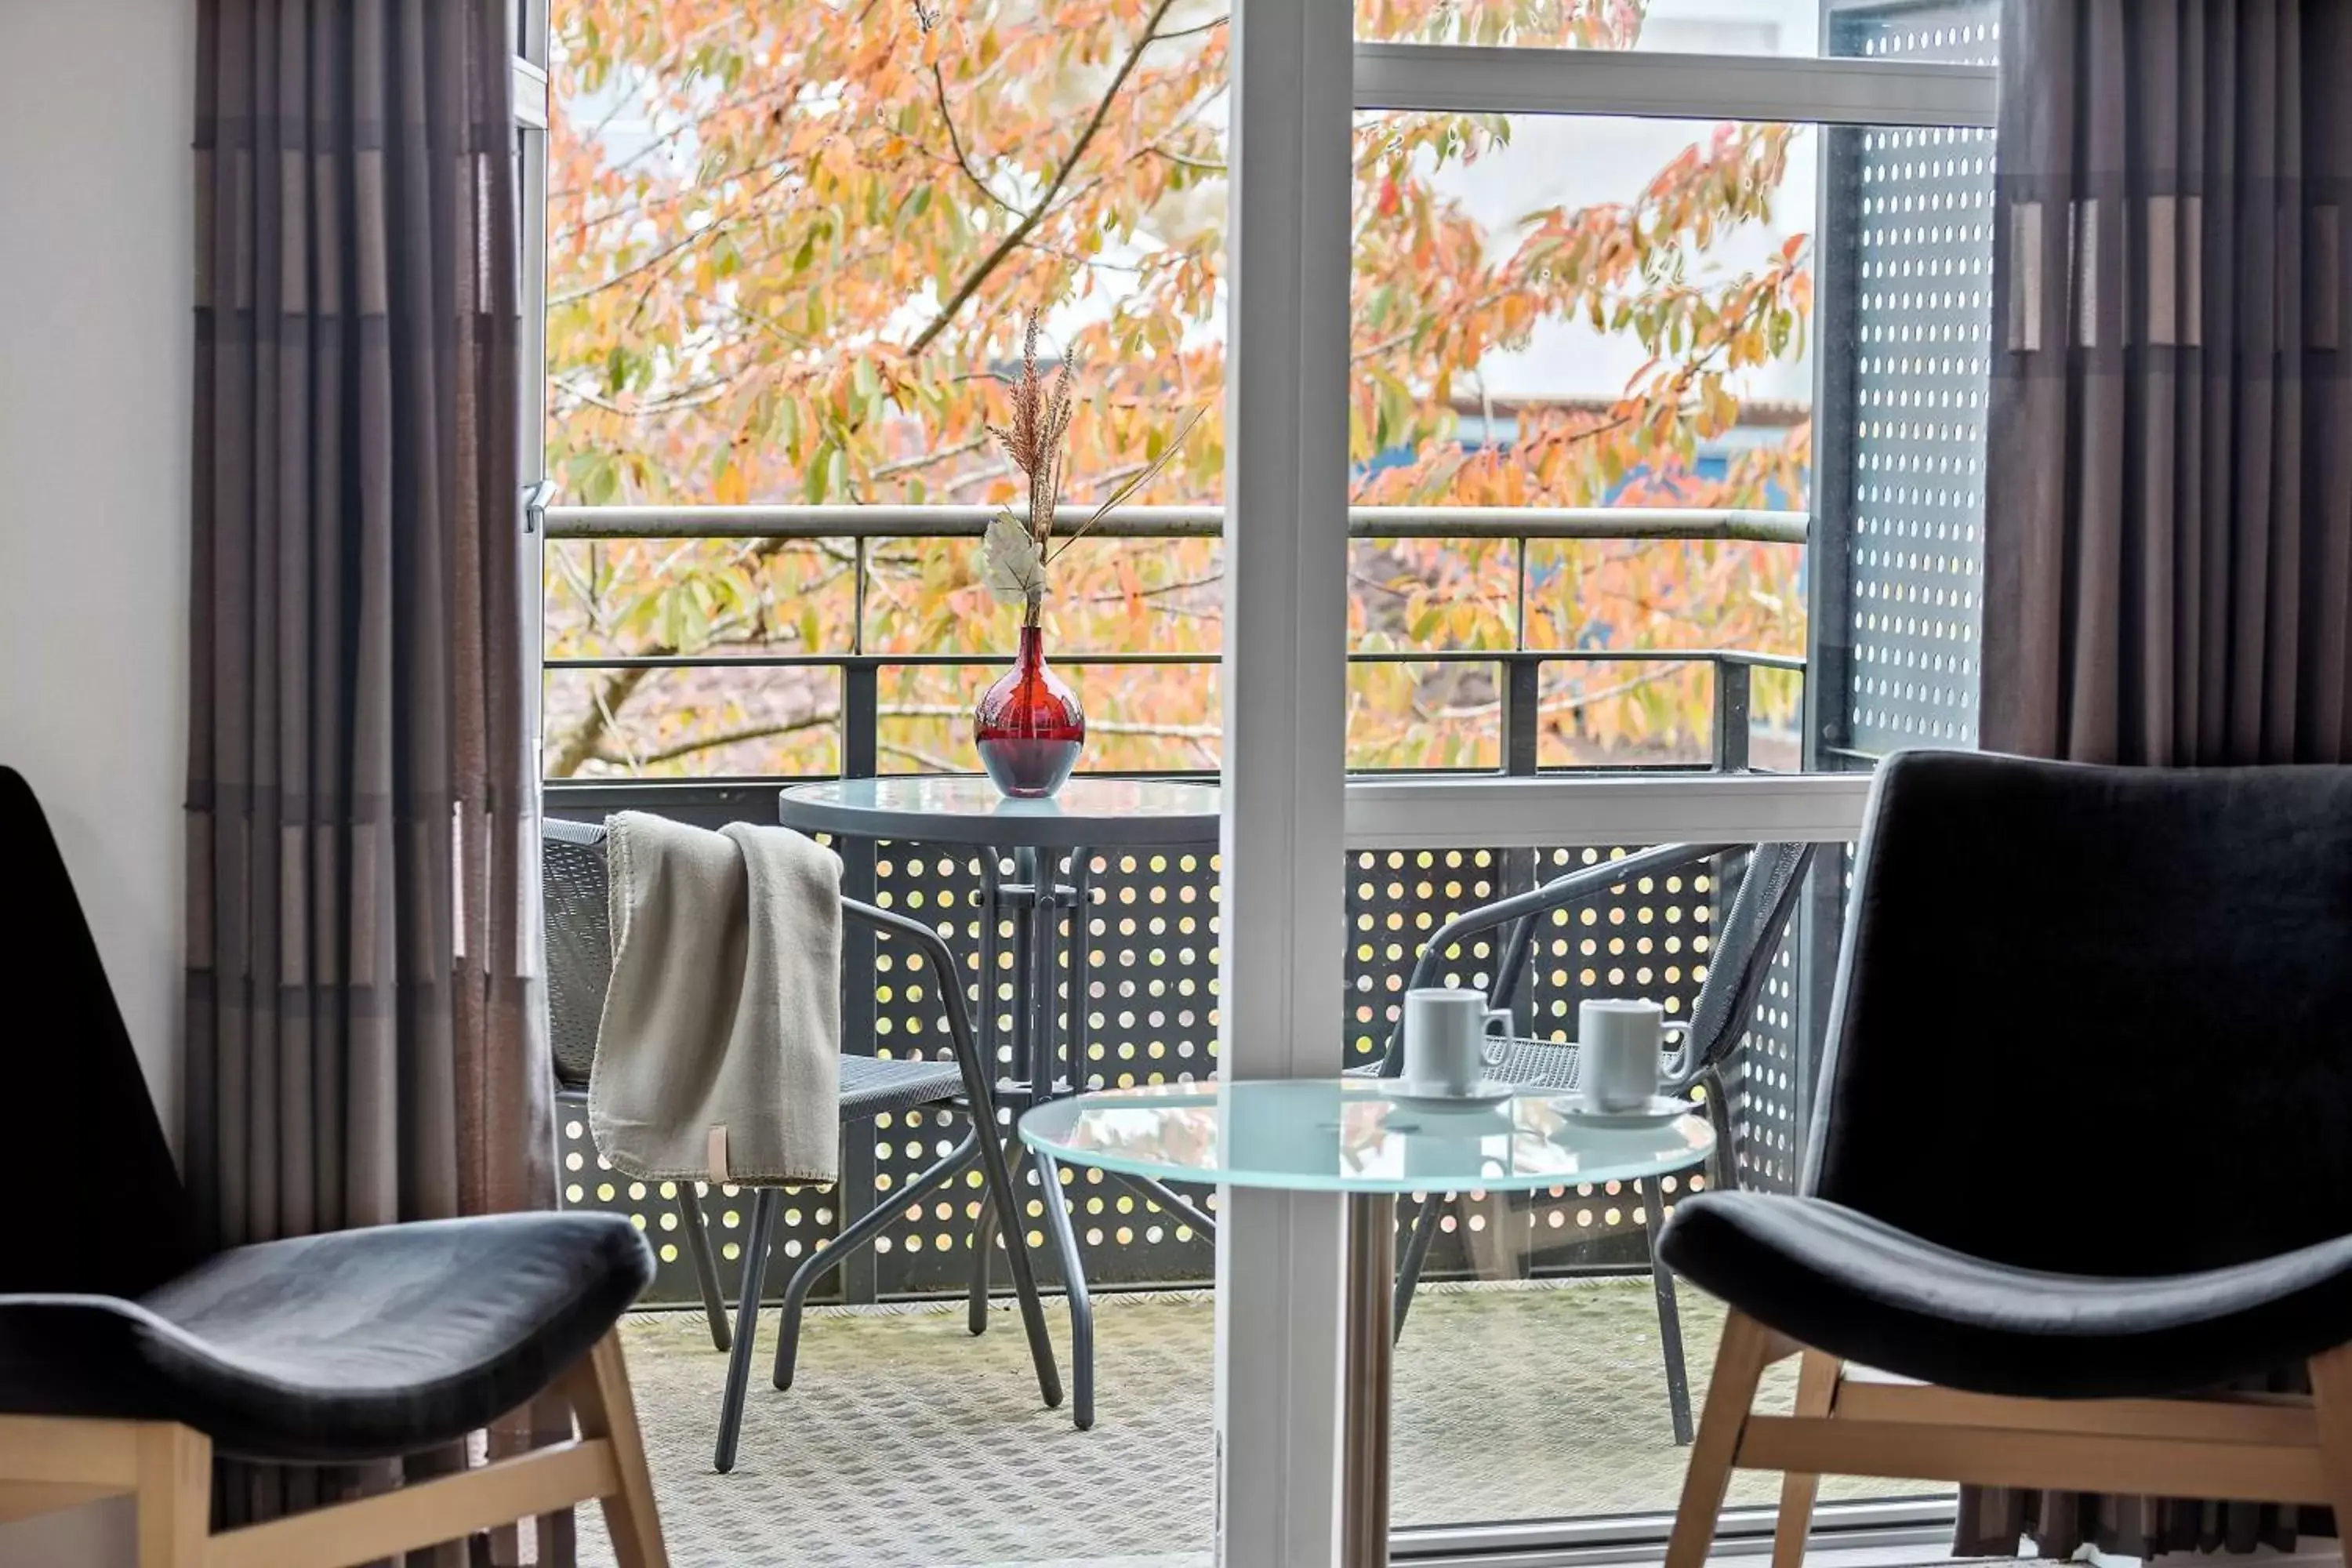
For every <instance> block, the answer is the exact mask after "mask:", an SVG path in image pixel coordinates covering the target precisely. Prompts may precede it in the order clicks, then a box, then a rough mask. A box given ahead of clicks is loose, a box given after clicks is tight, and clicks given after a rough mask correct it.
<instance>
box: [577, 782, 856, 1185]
mask: <svg viewBox="0 0 2352 1568" xmlns="http://www.w3.org/2000/svg"><path fill="white" fill-rule="evenodd" d="M605 828H606V831H607V837H606V838H605V841H604V853H605V857H606V860H607V864H608V865H609V867H610V872H611V887H612V912H613V984H612V989H611V990H610V991H608V992H607V993H606V994H605V997H604V1022H603V1024H602V1026H600V1027H599V1028H598V1030H597V1033H596V1060H595V1067H594V1069H593V1071H592V1072H591V1074H590V1076H589V1079H588V1125H589V1130H590V1131H591V1132H592V1133H593V1135H594V1137H595V1140H596V1148H597V1151H598V1152H600V1153H602V1154H603V1155H604V1158H605V1159H607V1160H609V1161H611V1162H612V1163H613V1168H614V1169H615V1170H617V1171H620V1172H621V1173H624V1174H625V1175H630V1176H634V1177H636V1178H638V1179H639V1180H641V1181H677V1180H690V1179H697V1178H699V1179H702V1180H707V1181H714V1182H716V1181H729V1182H742V1183H749V1184H761V1185H772V1184H783V1183H787V1182H832V1181H834V1180H835V1179H836V1178H837V1177H838V1176H839V1174H840V1157H841V1081H840V1073H841V1059H840V1053H841V863H840V862H839V861H838V860H836V859H835V858H834V857H833V855H832V853H831V852H830V851H828V850H826V849H824V848H823V847H820V846H819V845H817V844H816V843H814V841H813V840H810V839H807V838H803V837H801V836H800V835H799V834H797V833H794V832H793V831H792V830H791V829H789V828H783V827H753V826H749V825H747V824H742V823H737V824H735V825H733V826H730V827H727V828H725V829H724V830H722V831H720V832H718V833H712V832H710V831H709V830H708V829H706V828H700V827H688V826H685V825H684V824H682V823H677V822H672V821H670V820H668V819H667V818H665V817H659V816H646V815H645V814H643V813H641V812H625V813H623V814H622V815H620V816H615V817H613V818H612V819H610V820H609V821H608V822H607V823H606V824H605Z"/></svg>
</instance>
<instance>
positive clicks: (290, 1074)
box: [184, 0, 562, 1562]
mask: <svg viewBox="0 0 2352 1568" xmlns="http://www.w3.org/2000/svg"><path fill="white" fill-rule="evenodd" d="M199 14H200V26H199V47H198V58H197V124H196V138H195V181H196V211H197V215H198V216H197V262H198V271H199V276H198V280H197V288H196V304H197V310H196V339H197V353H196V380H195V388H194V411H195V412H194V581H193V604H194V616H193V626H192V637H193V648H192V658H191V672H192V673H191V691H190V717H189V746H188V752H189V769H188V808H189V837H188V849H189V875H188V889H189V915H188V918H189V931H188V953H189V961H188V962H189V973H188V986H187V1020H188V1047H187V1065H186V1074H185V1085H186V1127H185V1136H184V1165H185V1169H186V1175H187V1180H188V1185H189V1188H190V1191H191V1194H192V1195H193V1197H194V1202H195V1205H196V1206H197V1209H198V1212H199V1214H200V1215H201V1216H202V1220H203V1223H204V1225H205V1228H206V1230H207V1231H208V1233H209V1236H210V1237H211V1240H212V1242H213V1244H215V1245H219V1246H233V1245H236V1244H238V1243H243V1242H253V1241H263V1240H268V1239H270V1238H273V1237H285V1236H295V1235H300V1234H304V1233H307V1232H313V1231H320V1230H331V1229H336V1228H340V1227H344V1226H363V1225H376V1224H383V1223H385V1222H389V1221H394V1220H413V1219H428V1218H436V1217H440V1216H445V1215H462V1214H479V1213H486V1212H492V1211H497V1210H504V1209H517V1208H532V1207H542V1206H548V1205H551V1204H552V1203H553V1202H554V1195H555V1184H554V1173H553V1161H554V1144H553V1135H552V1127H553V1108H552V1104H551V1081H552V1078H551V1068H550V1065H549V1061H548V1056H547V1048H546V1042H545V1038H544V1029H543V1027H542V1026H541V1024H540V1022H539V1015H538V1005H539V1003H538V996H537V990H536V987H537V981H536V978H535V976H536V973H537V970H538V967H539V966H538V962H537V955H538V952H539V946H538V934H537V926H536V914H535V898H536V891H537V888H536V866H537V858H536V856H537V837H536V821H535V809H536V808H535V793H534V772H535V770H534V769H533V766H532V758H531V756H530V750H529V746H528V742H527V737H526V733H525V731H526V711H527V710H526V707H525V693H526V686H525V681H526V679H527V678H529V677H530V675H531V672H530V670H529V669H527V668H526V664H525V660H526V657H527V656H526V648H527V647H528V645H527V643H526V641H525V639H524V630H525V626H526V625H527V623H526V622H525V620H524V616H525V615H526V614H527V613H529V612H528V611H527V609H526V606H527V605H529V604H530V602H531V600H530V594H529V592H528V587H529V584H526V582H525V581H524V574H523V572H522V570H521V567H522V562H523V557H522V554H521V552H520V530H519V527H518V523H517V516H518V482H519V475H520V469H519V466H518V461H517V433H518V425H519V419H520V415H519V401H518V382H517V375H518V373H519V369H520V367H519V365H518V363H517V344H518V341H519V333H518V331H517V300H516V266H515V256H516V247H515V223H516V212H515V199H516V179H515V173H514V170H515V165H514V162H513V153H512V145H513V129H512V122H511V118H510V111H509V90H510V89H509V68H508V48H507V46H506V37H505V28H506V6H505V5H504V3H503V0H202V4H201V5H200V6H199ZM543 1424H545V1425H549V1426H552V1420H551V1419H550V1420H549V1421H547V1422H545V1423H543ZM525 1425H528V1423H526V1424H525ZM530 1440H531V1435H530V1433H529V1432H528V1431H516V1432H507V1433H499V1434H492V1435H491V1436H489V1438H488V1439H487V1441H488V1443H489V1444H491V1445H492V1446H496V1447H506V1446H509V1445H511V1444H516V1443H521V1442H527V1441H530ZM465 1458H466V1456H464V1455H460V1454H449V1455H441V1456H435V1457H432V1458H428V1459H426V1460H424V1461H421V1462H417V1463H412V1465H411V1467H410V1468H411V1473H416V1471H417V1470H418V1468H420V1465H421V1468H425V1469H432V1468H444V1467H446V1466H449V1465H454V1464H462V1463H464V1462H465ZM388 1479H389V1478H386V1477H382V1476H378V1477H372V1478H322V1477H320V1476H318V1475H316V1474H314V1473H310V1472H303V1471H275V1470H270V1471H264V1470H256V1469H246V1470H243V1471H240V1472H238V1473H237V1474H236V1475H235V1476H233V1477H231V1478H230V1479H229V1481H228V1483H227V1485H226V1495H225V1496H224V1499H223V1506H224V1508H225V1510H227V1514H228V1516H229V1517H230V1518H232V1519H234V1518H236V1517H237V1516H239V1515H248V1516H249V1515H251V1514H254V1513H268V1512H273V1511H278V1510H283V1509H287V1508H293V1507H300V1506H303V1505H304V1504H305V1503H306V1502H307V1501H309V1500H310V1499H311V1497H312V1496H313V1495H314V1494H315V1493H316V1492H317V1491H318V1490H319V1489H321V1488H326V1489H336V1488H348V1487H350V1486H354V1485H382V1484H387V1481H388ZM559 1535H562V1529H559V1528H557V1527H555V1526H551V1527H550V1528H549V1530H548V1531H544V1532H542V1536H543V1538H542V1540H541V1542H540V1544H541V1546H546V1545H548V1544H549V1541H550V1540H551V1538H553V1537H555V1536H559ZM507 1544H508V1546H509V1548H510V1549H511V1548H514V1547H515V1546H516V1544H517V1543H515V1542H508V1543H507ZM557 1544H559V1545H560V1544H561V1542H558V1543H557ZM508 1554H511V1552H509V1553H508ZM540 1555H541V1556H542V1559H544V1557H545V1556H546V1553H544V1552H542V1553H540ZM449 1560H450V1561H453V1562H454V1561H462V1560H463V1553H462V1552H456V1554H454V1555H450V1557H449Z"/></svg>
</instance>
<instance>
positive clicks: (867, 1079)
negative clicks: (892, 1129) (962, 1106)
mask: <svg viewBox="0 0 2352 1568" xmlns="http://www.w3.org/2000/svg"><path fill="white" fill-rule="evenodd" d="M962 1094H963V1068H961V1067H959V1066H957V1065H956V1063H955V1062H953V1061H952V1060H950V1061H943V1062H926V1061H897V1060H892V1059H888V1058H883V1057H861V1056H852V1055H850V1054H848V1053H847V1052H844V1053H843V1055H842V1058H841V1119H842V1120H843V1121H864V1120H865V1119H866V1118H867V1117H873V1116H882V1115H886V1114H887V1113H888V1112H891V1111H894V1110H914V1109H915V1108H916V1107H917V1106H920V1105H938V1104H940V1103H942V1102H944V1101H946V1100H956V1099H960V1098H961V1096H962Z"/></svg>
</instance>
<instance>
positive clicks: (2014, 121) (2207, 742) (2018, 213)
mask: <svg viewBox="0 0 2352 1568" xmlns="http://www.w3.org/2000/svg"><path fill="white" fill-rule="evenodd" d="M2347 28H2352V17H2347V7H2346V6H2344V5H2341V4H2340V3H2339V0H2006V4H2005V6H2004V10H2003V14H2002V18H2001V110H2000V138H1999V151H1998V154H1997V160H1998V167H1997V176H1998V184H1997V190H1998V197H1999V199H1998V204H1997V213H1998V216H1997V219H1996V229H1995V234H1994V288H1993V312H1994V314H1993V332H1994V342H1995V350H1996V352H1995V354H1994V359H1993V376H1992V390H1991V405H1990V410H1989V413H1990V446H1989V453H1990V456H1989V459H1988V461H1989V468H1988V473H1987V487H1986V515H1985V563H1986V564H1985V597H1984V647H1983V667H1982V668H1983V672H1984V674H1983V703H1982V712H1983V719H1982V732H1981V736H1980V739H1981V741H1982V742H1983V743H1984V744H1985V745H1986V746H1987V747H1989V748H1991V749H1995V750H2000V751H2007V752H2023V753H2026V754H2029V755H2034V756H2046V757H2066V758H2074V759H2075V760H2078V761H2085V762H2103V763H2141V764H2149V765H2155V766H2189V765H2226V764H2234V763H2284V762H2308V763H2344V762H2347V761H2352V740H2347V721H2352V654H2347V628H2348V627H2352V393H2347V382H2346V374H2347V370H2346V349H2347V343H2346V341H2345V334H2346V331H2347V308H2348V307H2352V284H2347V278H2346V274H2345V268H2344V241H2343V223H2344V215H2345V208H2346V201H2345V198H2346V194H2347V177H2352V125H2347V112H2352V110H2347V108H2346V106H2345V105H2344V103H2343V101H2342V100H2343V99H2344V98H2345V96H2346V84H2347V83H2352V31H2347ZM2263 1386H2267V1387H2272V1388H2279V1389H2284V1388H2288V1387H2294V1386H2302V1384H2301V1383H2300V1373H2299V1372H2283V1373H2280V1374H2279V1375H2278V1376H2276V1377H2274V1378H2272V1379H2269V1380H2267V1381H2266V1382H2265V1383H2264V1384H2263ZM2333 1529H2334V1523H2333V1521H2332V1520H2331V1519H2330V1517H2329V1515H2328V1514H2327V1512H2326V1510H2315V1509H2295V1508H2276V1507H2265V1506H2261V1505H2256V1504H2252V1503H2239V1502H2226V1503H2225V1502H2215V1501H2204V1500H2193V1499H2165V1498H2144V1497H2104V1496H2097V1495H2093V1494H2086V1493H2072V1492H2051V1491H2032V1490H2017V1489H2000V1488H1982V1489H1979V1488H1965V1489H1962V1493H1961V1501H1960V1517H1959V1529H1958V1540H1957V1542H1956V1543H1955V1548H1954V1550H1955V1552H1956V1554H1957V1555H1960V1556H1996V1555H1999V1556H2005V1555H2009V1554H2011V1553H2013V1552H2016V1551H2017V1550H2018V1545H2019V1539H2020V1537H2021V1536H2023V1537H2027V1538H2030V1539H2031V1540H2032V1542H2033V1543H2034V1547H2035V1549H2036V1550H2037V1551H2038V1552H2040V1554H2041V1555H2042V1556H2044V1557H2056V1558H2064V1557H2068V1556H2071V1555H2072V1554H2073V1553H2074V1552H2075V1551H2076V1550H2077V1548H2079V1547H2080V1546H2082V1545H2083V1544H2084V1543H2086V1542H2087V1543H2089V1544H2092V1545H2095V1546H2097V1547H2098V1548H2099V1549H2100V1550H2102V1551H2105V1552H2116V1553H2120V1554H2125V1555H2130V1556H2137V1557H2147V1556H2152V1555H2154V1554H2156V1553H2158V1552H2189V1551H2214V1550H2220V1549H2227V1550H2231V1551H2240V1552H2245V1551H2252V1549H2253V1548H2254V1547H2255V1546H2257V1545H2261V1544H2269V1545H2272V1546H2275V1547H2278V1548H2281V1549H2291V1548H2292V1547H2293V1546H2294V1541H2295V1537H2296V1536H2297V1535H2298V1534H2299V1533H2300V1534H2323V1533H2329V1532H2331V1531H2333Z"/></svg>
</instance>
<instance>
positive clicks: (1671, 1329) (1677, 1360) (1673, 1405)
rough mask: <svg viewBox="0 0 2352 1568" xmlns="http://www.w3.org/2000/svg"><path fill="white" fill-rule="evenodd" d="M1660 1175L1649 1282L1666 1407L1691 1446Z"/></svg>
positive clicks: (1648, 1237)
mask: <svg viewBox="0 0 2352 1568" xmlns="http://www.w3.org/2000/svg"><path fill="white" fill-rule="evenodd" d="M1657 1184H1658V1182H1657V1178H1656V1177H1655V1176H1653V1177H1651V1178H1650V1193H1649V1198H1650V1223H1649V1224H1648V1225H1647V1226H1644V1227H1643V1232H1642V1239H1643V1242H1644V1243H1646V1244H1647V1245H1648V1247H1649V1249H1650V1286H1651V1289H1653V1290H1654V1291H1655V1292H1656V1293H1657V1298H1658V1349H1659V1351H1660V1352H1662V1353H1663V1354H1664V1357H1665V1363H1666V1410H1667V1414H1668V1415H1669V1417H1670V1418H1671V1419H1672V1420H1673V1422H1674V1426H1675V1444H1676V1446H1677V1447H1685V1448H1686V1447H1690V1440H1691V1404H1690V1370H1689V1368H1688V1366H1687V1365H1685V1363H1684V1360H1683V1315H1682V1309H1681V1307H1680V1305H1679V1304H1678V1303H1677V1302H1676V1301H1675V1274H1674V1270H1673V1269H1671V1268H1667V1267H1666V1266H1665V1264H1664V1262H1663V1261H1662V1260H1661V1259H1660V1258H1659V1257H1658V1247H1657V1241H1658V1226H1659V1225H1660V1224H1661V1223H1662V1221H1663V1219H1664V1215H1663V1214H1662V1213H1661V1210H1662V1208H1663V1206H1664V1204H1663V1200H1662V1199H1661V1197H1660V1195H1659V1193H1658V1191H1657Z"/></svg>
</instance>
